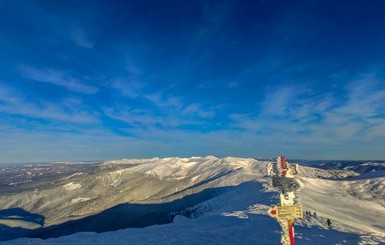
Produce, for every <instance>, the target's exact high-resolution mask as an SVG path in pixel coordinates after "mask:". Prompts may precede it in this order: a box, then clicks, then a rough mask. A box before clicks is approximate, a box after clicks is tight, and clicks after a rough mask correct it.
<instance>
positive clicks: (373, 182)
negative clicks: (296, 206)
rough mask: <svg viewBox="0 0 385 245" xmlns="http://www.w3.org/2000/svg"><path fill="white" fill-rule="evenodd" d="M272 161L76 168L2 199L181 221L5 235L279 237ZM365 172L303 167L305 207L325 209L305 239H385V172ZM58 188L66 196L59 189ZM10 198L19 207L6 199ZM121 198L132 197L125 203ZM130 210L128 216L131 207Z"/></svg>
mask: <svg viewBox="0 0 385 245" xmlns="http://www.w3.org/2000/svg"><path fill="white" fill-rule="evenodd" d="M268 164H269V162H264V161H257V160H255V159H245V158H232V157H228V158H216V157H192V158H163V159H160V158H153V159H125V160H116V161H109V162H105V163H103V164H100V166H98V168H97V170H96V171H94V172H92V173H77V174H73V173H72V174H71V175H68V176H66V177H65V178H62V179H60V180H57V181H56V182H55V183H54V184H53V186H51V187H50V188H49V187H48V186H47V187H46V189H44V190H38V191H37V193H35V192H36V191H34V190H32V191H24V192H23V193H11V195H9V196H8V197H1V199H0V201H1V200H3V202H2V203H1V202H0V204H1V205H2V206H0V207H1V209H5V208H11V207H14V206H16V205H18V207H22V208H24V209H25V210H28V211H30V212H36V210H40V212H38V213H39V214H44V216H45V218H46V219H47V220H48V221H49V222H51V223H48V224H49V225H50V224H54V223H55V222H57V223H62V222H66V220H67V221H69V220H79V221H74V222H83V223H81V224H82V225H87V224H95V223H92V222H103V221H104V222H105V223H108V222H109V221H107V219H109V218H111V217H113V216H114V215H119V217H118V218H119V219H116V220H115V222H116V221H117V220H118V221H119V222H124V220H129V219H131V218H132V217H133V216H130V214H132V215H133V214H134V213H130V212H132V210H134V211H135V214H137V213H138V212H144V209H143V208H142V207H145V209H146V210H147V211H148V210H150V211H151V210H153V211H154V212H152V213H151V214H152V215H153V216H150V217H157V216H156V215H158V213H157V212H159V210H160V209H159V207H160V208H162V209H163V210H167V212H169V214H170V215H171V218H173V219H174V222H172V223H169V224H163V225H152V226H148V227H145V228H126V229H121V228H119V229H121V230H118V231H111V232H103V233H99V234H97V233H93V232H80V233H76V234H72V235H69V236H61V237H58V238H49V239H47V240H41V239H37V238H35V239H32V238H20V239H17V240H13V241H7V242H6V243H8V244H63V243H68V244H90V243H92V244H105V243H109V244H205V243H206V244H279V243H280V232H281V228H280V227H279V225H278V223H277V222H276V221H275V220H274V219H273V218H271V217H270V216H268V215H267V210H268V208H269V207H270V206H271V205H274V204H276V203H277V202H278V193H277V192H276V190H275V189H274V188H273V187H272V186H271V178H270V177H269V176H267V170H266V168H267V165H268ZM356 175H357V174H355V173H352V172H348V171H345V172H344V171H342V172H341V171H333V170H320V169H315V168H310V167H301V168H300V173H299V175H298V178H299V180H300V182H301V189H300V190H299V191H298V195H299V201H300V202H301V203H302V204H303V205H304V207H305V208H304V210H310V211H313V212H314V211H316V212H317V214H318V216H317V217H314V216H312V217H305V218H304V219H303V220H296V223H295V225H294V227H295V230H296V234H297V237H296V244H384V243H382V241H385V237H384V236H385V231H384V224H385V221H384V215H385V210H384V205H383V198H382V197H383V194H384V192H383V190H384V189H383V185H384V177H383V176H377V175H376V176H377V177H376V178H371V177H370V176H366V177H365V176H364V175H363V176H358V177H357V176H356ZM349 176H356V177H349ZM346 177H348V178H346ZM359 177H360V178H359ZM39 191H44V194H47V195H50V196H49V197H46V199H45V200H47V199H48V198H52V201H51V202H48V201H47V203H45V204H44V205H39V201H40V202H41V198H42V197H41V194H39V193H38V192H39ZM55 191H56V192H59V193H60V195H61V196H60V197H57V196H54V194H52V193H54V192H55ZM213 191H214V192H213ZM32 194H35V196H33V195H32ZM27 196H28V198H29V199H28V202H27V201H25V198H26V197H27ZM36 196H37V197H36ZM7 198H8V200H12V202H11V204H12V205H11V204H9V203H7V202H6V200H7ZM55 198H56V199H55ZM57 199H59V200H60V201H63V200H64V201H65V204H63V203H61V204H60V201H58V200H57ZM119 203H127V205H126V204H125V205H123V206H122V205H120V206H116V205H117V204H119ZM133 204H135V205H136V206H134V207H133V206H132V205H133ZM130 205H131V206H130ZM154 205H158V206H154ZM42 206H43V207H42ZM33 207H35V209H33ZM39 208H40V209H39ZM138 208H141V209H138ZM63 209H64V210H63ZM105 210H107V211H105ZM117 211H119V212H117ZM123 211H124V212H125V214H126V215H122V214H124V212H123ZM100 212H102V213H100ZM122 212H123V213H122ZM55 213H56V214H55ZM373 213H376V214H377V215H373ZM143 214H145V213H143ZM182 215H185V216H188V217H191V218H190V219H188V218H186V217H183V216H182ZM174 216H175V217H174ZM95 217H96V218H95ZM143 217H144V216H143ZM104 218H105V220H104ZM326 218H331V219H332V222H333V229H331V230H329V229H328V228H327V225H326ZM85 222H88V223H85ZM154 224H155V223H154ZM49 225H47V224H46V226H49ZM74 225H75V227H76V223H69V224H68V226H59V228H62V229H64V228H65V229H67V228H68V227H69V226H74ZM0 234H1V230H0ZM69 234H71V233H69Z"/></svg>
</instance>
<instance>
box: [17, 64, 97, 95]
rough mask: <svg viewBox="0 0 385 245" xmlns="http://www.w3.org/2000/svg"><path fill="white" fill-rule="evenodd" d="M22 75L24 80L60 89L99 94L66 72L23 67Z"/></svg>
mask: <svg viewBox="0 0 385 245" xmlns="http://www.w3.org/2000/svg"><path fill="white" fill-rule="evenodd" d="M19 70H20V72H21V75H22V76H23V77H24V78H27V79H30V80H34V81H39V82H45V83H50V84H53V85H57V86H60V87H64V88H66V89H67V90H70V91H74V92H80V93H84V94H94V93H96V92H98V88H97V87H94V86H90V85H87V84H85V83H83V82H81V81H79V80H78V79H76V78H73V77H72V76H70V75H68V74H67V73H66V72H64V71H59V70H53V69H37V68H34V67H30V66H25V65H21V66H20V67H19Z"/></svg>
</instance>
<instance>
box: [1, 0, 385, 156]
mask: <svg viewBox="0 0 385 245" xmlns="http://www.w3.org/2000/svg"><path fill="white" fill-rule="evenodd" d="M384 12H385V3H384V2H383V1H370V0H369V1H235V0H234V1H229V0H223V1H210V0H206V1H203V0H195V1H148V0H144V1H139V0H138V1H107V0H106V1H104V0H94V1H87V0H83V1H75V0H72V1H71V0H70V1H45V0H20V1H13V0H3V1H0V30H1V35H0V67H1V69H0V118H1V120H0V135H1V137H0V162H32V161H62V160H97V159H113V158H143V157H166V156H181V157H188V156H205V155H215V156H219V157H221V156H239V157H274V156H277V155H281V154H284V155H287V157H288V158H305V159H385V82H384V79H385V77H384V76H385V71H384V69H385V63H384V61H385V60H384V59H385V31H384V30H385V15H384Z"/></svg>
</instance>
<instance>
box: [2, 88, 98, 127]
mask: <svg viewBox="0 0 385 245" xmlns="http://www.w3.org/2000/svg"><path fill="white" fill-rule="evenodd" d="M0 112H1V113H6V114H8V115H22V116H28V117H32V118H36V119H44V120H53V121H62V122H70V123H80V124H90V123H96V122H97V121H98V115H97V113H93V112H90V111H88V110H86V109H85V108H82V106H81V102H80V101H79V100H77V99H65V100H64V101H63V103H52V102H49V101H44V100H39V101H36V102H33V101H30V100H27V99H25V98H24V97H23V95H22V94H20V92H18V91H17V90H15V89H12V88H9V87H5V86H2V85H0Z"/></svg>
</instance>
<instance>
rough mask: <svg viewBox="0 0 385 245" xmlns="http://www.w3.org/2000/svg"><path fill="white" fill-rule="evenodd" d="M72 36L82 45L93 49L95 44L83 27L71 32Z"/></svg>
mask: <svg viewBox="0 0 385 245" xmlns="http://www.w3.org/2000/svg"><path fill="white" fill-rule="evenodd" d="M70 38H71V39H72V40H73V41H74V42H75V43H76V44H77V45H78V46H80V47H83V48H88V49H92V48H93V47H94V44H93V43H92V42H91V41H90V39H89V37H88V36H87V35H86V33H85V32H84V30H83V29H81V28H75V29H73V30H71V32H70Z"/></svg>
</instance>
